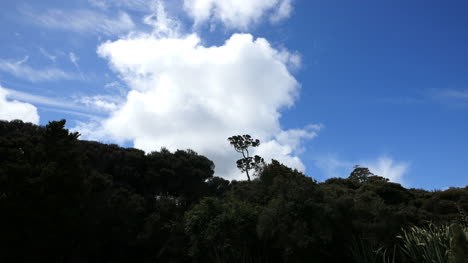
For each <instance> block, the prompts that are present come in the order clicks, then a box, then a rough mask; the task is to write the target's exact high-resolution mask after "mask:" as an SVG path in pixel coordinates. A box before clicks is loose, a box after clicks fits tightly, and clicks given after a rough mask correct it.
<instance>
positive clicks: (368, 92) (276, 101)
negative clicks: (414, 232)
mask: <svg viewBox="0 0 468 263" xmlns="http://www.w3.org/2000/svg"><path fill="white" fill-rule="evenodd" d="M249 5H250V6H249ZM1 7H2V8H1V9H0V29H1V32H2V34H1V35H0V41H1V43H2V48H1V49H0V86H1V89H0V109H1V112H0V118H2V119H16V118H19V119H23V120H25V121H32V122H35V123H39V124H46V123H47V122H48V121H50V120H58V119H62V118H66V119H67V121H68V122H67V125H68V127H69V128H71V129H74V130H77V131H79V132H81V133H82V137H83V139H95V140H100V141H103V142H109V143H110V142H112V143H119V144H121V145H124V146H134V147H137V148H140V149H143V150H145V151H151V150H158V149H159V148H160V147H161V146H166V147H168V148H169V149H171V150H175V149H178V148H182V149H183V148H193V149H194V150H196V151H198V152H200V153H202V154H205V155H207V156H208V157H210V158H211V159H213V160H214V161H215V163H216V166H217V171H216V172H217V174H218V175H220V176H224V177H226V178H243V177H242V175H240V174H239V172H238V171H237V170H236V169H235V166H234V165H233V161H235V159H236V158H238V156H236V155H235V154H236V153H235V152H234V151H233V150H232V149H230V148H229V145H228V143H227V141H226V140H225V138H227V136H229V135H233V134H237V133H250V134H252V135H253V136H254V137H258V138H260V139H261V140H262V142H263V143H262V146H261V147H260V148H259V149H258V151H257V153H258V154H260V155H262V156H264V157H266V158H267V159H271V158H275V159H279V160H280V161H282V162H284V163H285V164H287V165H290V166H292V167H295V168H298V169H301V170H305V172H306V174H308V175H310V176H312V177H314V178H316V179H318V180H319V181H323V180H325V179H327V178H329V177H333V176H347V175H348V174H349V172H350V171H351V170H352V167H353V166H354V165H356V164H360V165H363V166H368V167H370V168H371V170H372V171H373V172H375V173H377V174H379V175H383V176H387V177H389V178H390V179H391V180H393V181H397V182H400V183H402V184H403V185H405V186H407V187H416V188H425V189H429V190H431V189H444V188H446V187H449V186H465V185H467V181H468V174H467V173H468V172H467V171H468V136H467V135H466V134H468V121H467V120H468V62H467V58H468V31H467V30H466V28H468V14H467V12H468V11H467V10H468V4H467V3H466V1H455V0H454V1H448V2H447V1H416V0H415V1H399V0H398V1H367V0H366V1H364V0H363V1H332V0H327V1H325V0H323V1H305V0H302V1H301V0H296V1H290V0H257V1H250V2H249V4H247V6H246V4H243V5H241V4H239V1H229V0H177V1H142V0H74V1H65V2H64V1H32V0H29V1H27V0H24V1H21V0H15V1H12V0H11V1H10V0H6V1H2V3H1Z"/></svg>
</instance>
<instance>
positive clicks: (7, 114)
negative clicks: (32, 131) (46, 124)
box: [0, 86, 39, 124]
mask: <svg viewBox="0 0 468 263" xmlns="http://www.w3.org/2000/svg"><path fill="white" fill-rule="evenodd" d="M9 95H10V92H9V90H7V89H5V88H3V87H2V86H0V119H2V120H7V121H11V120H16V119H20V120H22V121H25V122H32V123H34V124H38V123H39V114H38V113H37V108H36V107H34V105H32V104H29V103H24V102H19V101H17V100H11V99H9Z"/></svg>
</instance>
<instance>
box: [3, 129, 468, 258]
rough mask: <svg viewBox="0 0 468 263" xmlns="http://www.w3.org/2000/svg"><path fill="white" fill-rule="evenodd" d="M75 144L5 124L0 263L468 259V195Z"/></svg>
mask: <svg viewBox="0 0 468 263" xmlns="http://www.w3.org/2000/svg"><path fill="white" fill-rule="evenodd" d="M78 138H79V134H78V133H72V132H70V131H68V130H67V129H65V121H64V120H62V121H56V122H50V123H49V124H48V125H46V126H37V125H33V124H30V123H23V122H22V121H11V122H7V121H0V213H1V214H0V262H54V263H55V262H96V263H98V262H99V263H105V262H327V263H333V262H457V263H459V262H465V263H466V262H468V261H467V260H468V242H467V236H468V217H467V212H468V186H467V187H465V188H449V189H446V190H443V191H441V190H433V191H428V190H422V189H406V188H404V187H403V186H401V185H400V184H397V183H393V182H389V181H388V179H386V178H383V177H380V176H378V175H374V174H372V173H371V171H369V170H368V169H367V168H365V167H359V166H356V167H355V169H354V171H353V172H352V173H351V174H350V175H343V178H331V179H328V180H326V181H324V182H317V181H316V180H314V179H313V174H312V175H311V176H309V175H305V174H303V173H301V172H299V171H297V170H293V169H290V168H288V167H286V166H284V165H283V164H281V163H279V162H277V161H275V160H273V161H272V162H271V163H269V164H264V165H263V166H262V167H261V169H255V172H254V173H252V174H251V175H250V176H251V177H252V178H251V180H250V181H227V180H225V179H223V178H220V177H216V176H215V174H214V163H213V162H212V161H211V160H209V159H208V158H206V157H204V156H201V155H198V154H197V153H196V152H194V151H192V150H177V151H175V152H170V151H168V150H167V149H164V148H162V149H161V150H160V151H155V152H151V153H147V154H145V152H143V151H141V150H138V149H133V148H122V147H119V146H117V145H113V144H110V145H108V144H103V143H99V142H93V141H84V140H79V139H78ZM226 143H228V142H226ZM259 160H260V159H259ZM257 161H258V160H257ZM262 162H263V160H262ZM239 172H240V171H239ZM440 176H444V175H443V174H441V175H440Z"/></svg>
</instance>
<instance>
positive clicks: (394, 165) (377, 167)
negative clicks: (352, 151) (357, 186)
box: [362, 156, 409, 184]
mask: <svg viewBox="0 0 468 263" xmlns="http://www.w3.org/2000/svg"><path fill="white" fill-rule="evenodd" d="M362 166H364V167H367V168H369V170H370V171H371V172H372V173H374V174H376V175H379V176H382V177H385V178H388V179H390V181H392V182H397V183H401V184H402V183H403V182H404V180H403V177H404V176H405V174H406V173H407V172H408V169H409V163H407V162H397V161H395V160H393V159H392V158H390V157H387V156H383V157H379V158H377V159H376V160H371V161H364V162H362Z"/></svg>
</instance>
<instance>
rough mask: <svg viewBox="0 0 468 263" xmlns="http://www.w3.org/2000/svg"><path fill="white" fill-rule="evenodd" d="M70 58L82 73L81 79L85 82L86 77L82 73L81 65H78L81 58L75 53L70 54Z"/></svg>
mask: <svg viewBox="0 0 468 263" xmlns="http://www.w3.org/2000/svg"><path fill="white" fill-rule="evenodd" d="M68 56H69V57H70V61H71V63H72V64H73V65H74V66H75V68H76V70H77V71H78V72H79V73H80V76H81V79H82V80H85V77H84V75H83V72H82V71H81V68H80V65H78V60H79V59H80V58H79V57H78V56H77V55H75V53H73V52H70V53H69V54H68Z"/></svg>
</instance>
